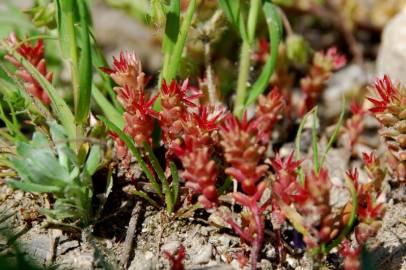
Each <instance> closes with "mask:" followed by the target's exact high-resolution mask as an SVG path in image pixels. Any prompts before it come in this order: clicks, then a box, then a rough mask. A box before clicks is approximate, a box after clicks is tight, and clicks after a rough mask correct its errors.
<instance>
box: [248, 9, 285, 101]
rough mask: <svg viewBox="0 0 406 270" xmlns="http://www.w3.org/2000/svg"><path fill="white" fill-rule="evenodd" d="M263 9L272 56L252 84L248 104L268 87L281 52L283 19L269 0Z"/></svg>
mask: <svg viewBox="0 0 406 270" xmlns="http://www.w3.org/2000/svg"><path fill="white" fill-rule="evenodd" d="M263 11H264V14H265V18H266V22H267V25H268V32H269V37H270V42H271V46H270V57H269V58H268V60H267V61H266V63H265V65H264V67H263V70H262V72H261V74H260V76H259V77H258V79H257V80H256V81H255V83H254V85H253V86H252V88H251V90H250V93H249V95H248V99H247V101H246V105H250V104H252V103H254V102H255V101H256V100H257V98H258V96H259V95H261V94H262V93H263V92H264V91H265V89H266V88H267V87H268V85H269V78H270V77H271V75H272V73H273V72H274V70H275V67H276V61H277V59H278V53H279V50H278V48H279V43H280V41H281V37H282V26H281V19H280V16H279V14H278V10H277V8H276V6H275V5H273V4H271V3H269V2H265V3H264V5H263Z"/></svg>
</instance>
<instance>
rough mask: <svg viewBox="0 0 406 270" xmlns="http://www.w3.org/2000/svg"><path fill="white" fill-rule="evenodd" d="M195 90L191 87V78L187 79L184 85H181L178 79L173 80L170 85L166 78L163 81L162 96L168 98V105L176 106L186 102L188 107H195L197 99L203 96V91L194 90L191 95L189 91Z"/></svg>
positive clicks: (164, 98)
mask: <svg viewBox="0 0 406 270" xmlns="http://www.w3.org/2000/svg"><path fill="white" fill-rule="evenodd" d="M191 90H193V89H192V88H191V87H189V80H185V81H184V82H183V83H182V85H179V84H178V83H177V81H176V80H173V81H172V82H171V84H170V85H168V84H167V83H166V81H165V80H164V81H163V82H162V91H161V98H162V99H163V100H167V102H168V103H169V104H168V105H172V106H176V105H179V104H184V105H185V106H188V107H195V106H196V103H194V100H195V99H198V98H199V97H201V96H202V93H201V92H198V91H194V93H192V94H191V95H189V93H188V92H192V91H191Z"/></svg>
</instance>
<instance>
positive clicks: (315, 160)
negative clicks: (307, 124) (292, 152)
mask: <svg viewBox="0 0 406 270" xmlns="http://www.w3.org/2000/svg"><path fill="white" fill-rule="evenodd" d="M312 120H313V122H312V148H313V167H314V173H315V174H316V175H318V174H319V172H320V166H319V149H318V146H317V107H315V110H314V112H313V119H312Z"/></svg>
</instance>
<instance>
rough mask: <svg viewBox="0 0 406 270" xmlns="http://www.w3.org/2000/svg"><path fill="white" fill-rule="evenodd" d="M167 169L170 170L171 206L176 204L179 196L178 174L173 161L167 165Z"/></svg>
mask: <svg viewBox="0 0 406 270" xmlns="http://www.w3.org/2000/svg"><path fill="white" fill-rule="evenodd" d="M169 167H170V168H171V175H172V201H173V204H176V201H177V200H178V195H179V172H178V168H177V167H176V165H175V163H174V162H173V161H171V162H170V163H169Z"/></svg>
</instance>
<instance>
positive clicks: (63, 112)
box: [10, 50, 76, 142]
mask: <svg viewBox="0 0 406 270" xmlns="http://www.w3.org/2000/svg"><path fill="white" fill-rule="evenodd" d="M10 54H12V55H13V57H14V58H16V59H17V61H19V62H20V63H21V64H22V65H23V66H24V68H25V69H26V70H27V71H28V72H29V73H30V74H31V75H32V77H33V78H34V79H35V80H36V81H37V82H38V83H39V84H40V86H41V87H42V88H43V89H44V90H45V91H46V92H47V94H48V96H49V97H50V99H51V106H52V109H53V110H54V111H55V112H56V114H57V116H58V119H59V121H60V122H61V123H62V125H63V126H64V128H65V131H66V134H67V135H68V138H69V140H70V141H71V142H74V141H76V125H75V118H74V116H73V114H72V111H71V110H70V109H69V107H68V105H67V104H66V102H65V101H64V100H63V99H62V98H61V97H59V96H58V94H57V93H56V90H55V88H54V87H53V86H52V84H51V83H50V82H49V81H48V80H47V79H46V78H45V77H44V76H43V75H42V74H41V73H40V72H39V71H38V70H37V69H36V68H35V67H34V66H33V65H32V64H31V63H30V62H29V61H27V60H26V59H25V58H24V57H22V56H21V55H20V54H19V53H17V52H16V51H14V50H12V51H10Z"/></svg>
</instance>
